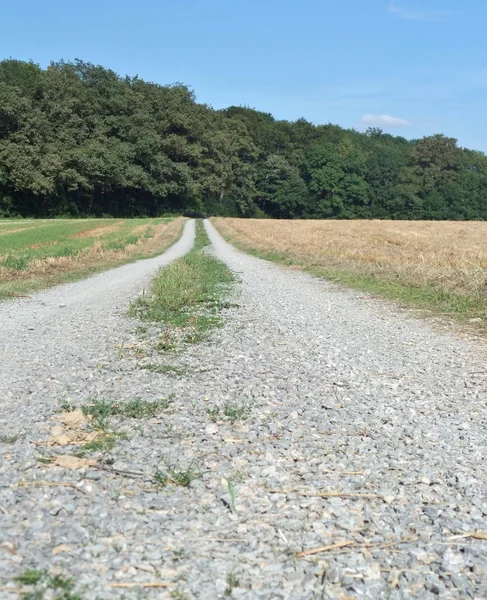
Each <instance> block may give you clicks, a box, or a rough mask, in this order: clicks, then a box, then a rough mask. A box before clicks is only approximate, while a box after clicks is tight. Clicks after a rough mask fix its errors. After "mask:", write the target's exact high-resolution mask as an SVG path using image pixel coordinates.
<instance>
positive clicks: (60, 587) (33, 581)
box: [15, 569, 81, 600]
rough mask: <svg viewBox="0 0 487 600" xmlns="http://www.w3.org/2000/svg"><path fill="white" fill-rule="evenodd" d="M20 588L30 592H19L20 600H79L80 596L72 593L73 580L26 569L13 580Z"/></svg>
mask: <svg viewBox="0 0 487 600" xmlns="http://www.w3.org/2000/svg"><path fill="white" fill-rule="evenodd" d="M15 581H16V582H17V583H20V584H21V585H22V586H25V587H30V588H31V589H30V590H26V591H24V590H23V591H21V592H20V597H21V598H22V600H43V599H44V598H50V599H52V600H81V596H80V595H79V594H77V593H75V592H74V587H75V584H74V579H73V578H71V577H69V578H65V577H61V576H60V575H50V574H49V572H48V571H45V570H43V571H40V570H35V569H28V570H26V571H24V572H23V573H22V574H21V575H19V576H18V577H16V578H15Z"/></svg>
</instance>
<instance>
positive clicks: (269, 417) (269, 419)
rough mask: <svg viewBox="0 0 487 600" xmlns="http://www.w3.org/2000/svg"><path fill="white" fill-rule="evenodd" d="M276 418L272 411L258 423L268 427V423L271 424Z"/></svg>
mask: <svg viewBox="0 0 487 600" xmlns="http://www.w3.org/2000/svg"><path fill="white" fill-rule="evenodd" d="M276 417H277V413H276V412H275V411H272V412H270V413H267V414H266V415H264V416H263V417H262V418H261V420H260V422H261V424H262V425H269V423H271V422H272V421H273V420H274V419H275V418H276Z"/></svg>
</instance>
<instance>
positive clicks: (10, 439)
mask: <svg viewBox="0 0 487 600" xmlns="http://www.w3.org/2000/svg"><path fill="white" fill-rule="evenodd" d="M17 440H20V435H0V442H2V444H15V442H16V441H17Z"/></svg>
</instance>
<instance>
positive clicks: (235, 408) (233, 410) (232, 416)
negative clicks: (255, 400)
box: [223, 401, 250, 423]
mask: <svg viewBox="0 0 487 600" xmlns="http://www.w3.org/2000/svg"><path fill="white" fill-rule="evenodd" d="M223 414H224V415H225V417H227V419H228V420H229V421H230V423H235V422H236V421H242V420H244V419H246V418H247V417H248V416H249V414H250V405H249V403H248V402H243V401H233V402H231V401H227V402H225V404H224V405H223Z"/></svg>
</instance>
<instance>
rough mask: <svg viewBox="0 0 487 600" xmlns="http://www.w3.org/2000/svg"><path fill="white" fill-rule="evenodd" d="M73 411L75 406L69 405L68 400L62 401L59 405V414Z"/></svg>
mask: <svg viewBox="0 0 487 600" xmlns="http://www.w3.org/2000/svg"><path fill="white" fill-rule="evenodd" d="M73 410H76V406H75V405H74V404H71V403H70V402H69V401H68V400H63V401H62V402H61V404H60V405H59V411H60V412H72V411H73Z"/></svg>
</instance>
